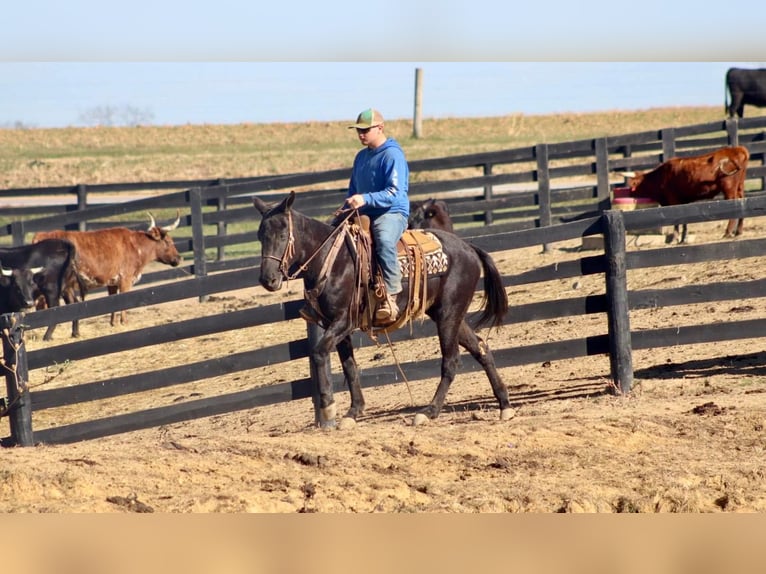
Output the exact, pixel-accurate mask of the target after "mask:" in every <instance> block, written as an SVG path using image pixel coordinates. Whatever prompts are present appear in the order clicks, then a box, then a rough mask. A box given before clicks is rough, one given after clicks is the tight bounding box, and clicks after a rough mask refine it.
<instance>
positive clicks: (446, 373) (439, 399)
mask: <svg viewBox="0 0 766 574" xmlns="http://www.w3.org/2000/svg"><path fill="white" fill-rule="evenodd" d="M432 318H433V317H432ZM436 324H437V329H438V331H439V347H440V348H441V353H442V368H441V380H440V381H439V386H437V387H436V392H435V393H434V397H433V398H432V399H431V402H430V403H429V404H428V406H427V407H425V408H424V409H423V410H422V411H420V413H418V415H416V416H415V421H414V423H415V424H420V423H421V422H424V420H423V419H422V417H423V416H426V417H428V418H429V419H435V418H436V417H438V416H439V413H440V412H441V410H442V407H443V406H444V400H445V399H446V397H447V391H449V387H450V385H451V384H452V381H453V380H454V379H455V373H456V372H457V367H458V365H459V364H460V349H459V347H458V338H457V334H456V329H454V328H451V326H446V325H445V324H444V323H440V322H438V321H437V323H436Z"/></svg>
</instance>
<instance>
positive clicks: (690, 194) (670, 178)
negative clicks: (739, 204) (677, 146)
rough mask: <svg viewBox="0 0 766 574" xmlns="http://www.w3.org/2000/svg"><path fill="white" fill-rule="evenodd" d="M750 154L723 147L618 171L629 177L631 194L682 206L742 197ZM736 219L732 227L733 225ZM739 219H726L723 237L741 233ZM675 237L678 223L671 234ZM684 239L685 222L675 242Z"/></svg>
mask: <svg viewBox="0 0 766 574" xmlns="http://www.w3.org/2000/svg"><path fill="white" fill-rule="evenodd" d="M749 159H750V153H749V152H748V150H747V148H745V147H742V146H734V147H724V148H721V149H717V150H715V151H713V152H710V153H704V154H700V155H695V156H691V157H674V158H670V159H669V160H667V161H665V162H663V163H661V164H660V165H659V166H657V167H656V168H654V169H653V170H652V171H649V172H642V173H635V172H621V173H622V175H623V176H625V177H627V178H629V179H628V186H629V187H630V195H631V197H648V198H650V199H652V200H653V201H656V202H657V203H659V204H660V205H663V206H664V205H683V204H686V203H692V202H693V201H699V200H703V199H713V198H714V197H715V196H716V195H718V194H719V193H722V194H723V196H724V198H725V199H742V198H743V197H744V195H745V175H746V170H747V162H748V160H749ZM735 221H736V227H735ZM742 223H743V220H742V219H739V220H738V221H737V220H734V219H731V220H729V224H728V225H727V226H726V233H725V234H724V237H734V236H737V235H739V234H741V233H742ZM677 236H678V225H676V226H675V228H674V237H677ZM685 241H686V224H685V223H684V224H683V232H682V234H681V239H680V241H679V243H684V242H685Z"/></svg>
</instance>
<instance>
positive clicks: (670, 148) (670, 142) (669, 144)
mask: <svg viewBox="0 0 766 574" xmlns="http://www.w3.org/2000/svg"><path fill="white" fill-rule="evenodd" d="M675 156H676V130H675V128H666V129H664V130H662V161H668V160H669V159H670V158H671V157H675Z"/></svg>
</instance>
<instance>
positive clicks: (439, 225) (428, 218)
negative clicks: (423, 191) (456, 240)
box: [407, 198, 455, 233]
mask: <svg viewBox="0 0 766 574" xmlns="http://www.w3.org/2000/svg"><path fill="white" fill-rule="evenodd" d="M407 227H409V228H410V229H443V230H444V231H451V232H453V233H454V231H455V230H454V229H453V228H452V219H451V218H450V216H449V206H448V205H447V203H446V202H445V201H442V200H441V199H433V198H428V199H426V200H423V201H410V217H409V220H408V221H407Z"/></svg>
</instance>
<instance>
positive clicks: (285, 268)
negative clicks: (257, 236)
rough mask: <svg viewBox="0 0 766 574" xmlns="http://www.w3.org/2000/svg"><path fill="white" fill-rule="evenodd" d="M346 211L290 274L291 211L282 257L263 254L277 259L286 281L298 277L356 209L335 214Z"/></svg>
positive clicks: (338, 212)
mask: <svg viewBox="0 0 766 574" xmlns="http://www.w3.org/2000/svg"><path fill="white" fill-rule="evenodd" d="M344 211H345V212H346V214H345V215H344V216H343V219H341V220H340V221H339V222H338V225H337V226H336V227H335V228H334V229H333V231H332V232H331V233H330V234H329V235H328V236H327V237H326V238H325V240H324V241H323V242H322V243H321V245H320V246H319V247H317V249H316V250H315V251H314V253H312V254H311V256H310V257H309V258H308V259H306V261H304V262H303V263H302V264H301V265H300V266H299V267H298V269H297V270H296V271H295V273H293V274H292V275H291V274H290V273H289V271H290V261H291V260H292V258H293V257H294V256H295V234H294V233H293V227H294V226H293V214H292V212H290V211H288V212H287V245H285V252H284V253H283V254H282V257H281V258H280V257H275V256H273V255H264V256H263V257H265V258H266V259H274V260H275V261H279V272H280V273H282V277H284V278H285V280H287V281H291V280H293V279H295V278H296V277H298V275H300V274H301V273H303V272H304V271H305V270H306V269H307V268H308V266H309V263H311V261H313V259H314V258H315V257H316V256H317V255H319V252H320V251H322V249H323V248H324V246H325V245H327V243H328V242H329V241H330V239H332V238H333V236H335V235H336V234H337V233H339V232H340V231H342V230H343V225H342V224H343V223H345V221H346V220H347V219H348V218H349V217H351V215H352V214H353V213H354V212H355V211H356V210H355V209H348V210H338V211H337V212H336V215H338V214H341V213H343V212H344Z"/></svg>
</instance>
